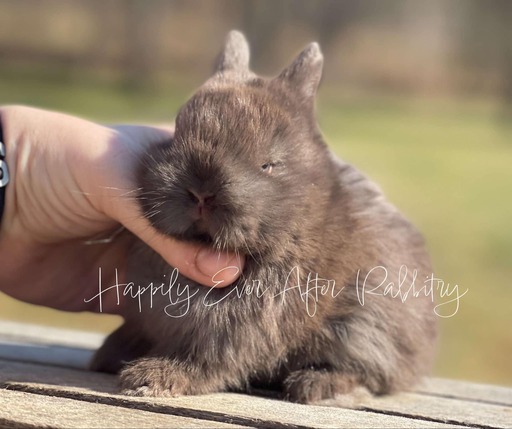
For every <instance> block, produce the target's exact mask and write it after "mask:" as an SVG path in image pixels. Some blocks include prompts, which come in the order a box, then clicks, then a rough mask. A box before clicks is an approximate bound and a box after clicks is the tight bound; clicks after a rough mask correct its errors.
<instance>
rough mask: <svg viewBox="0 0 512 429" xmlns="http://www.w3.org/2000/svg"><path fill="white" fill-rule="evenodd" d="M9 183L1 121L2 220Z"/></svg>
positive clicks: (0, 174)
mask: <svg viewBox="0 0 512 429" xmlns="http://www.w3.org/2000/svg"><path fill="white" fill-rule="evenodd" d="M8 183H9V169H8V168H7V163H6V162H5V144H4V139H3V134H2V124H1V122H0V220H2V215H3V213H4V205H5V187H6V186H7V184H8Z"/></svg>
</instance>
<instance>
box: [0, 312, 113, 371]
mask: <svg viewBox="0 0 512 429" xmlns="http://www.w3.org/2000/svg"><path fill="white" fill-rule="evenodd" d="M104 339H105V335H104V334H99V333H94V332H78V331H74V330H68V329H60V328H51V327H47V326H37V325H30V324H23V323H16V322H7V321H0V359H10V360H17V361H23V362H34V363H43V364H51V365H61V366H66V367H70V368H86V367H87V364H88V363H89V361H90V360H91V358H92V356H93V354H94V351H95V350H96V349H97V348H98V347H99V346H101V344H102V343H103V340H104Z"/></svg>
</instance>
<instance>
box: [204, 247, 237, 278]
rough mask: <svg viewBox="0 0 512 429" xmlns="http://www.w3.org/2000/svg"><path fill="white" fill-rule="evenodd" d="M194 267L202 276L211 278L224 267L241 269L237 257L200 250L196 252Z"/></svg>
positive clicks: (209, 250)
mask: <svg viewBox="0 0 512 429" xmlns="http://www.w3.org/2000/svg"><path fill="white" fill-rule="evenodd" d="M196 267H197V269H198V270H199V271H200V272H201V273H202V274H204V275H205V276H207V277H209V278H212V277H214V276H215V274H217V273H218V272H219V271H221V270H223V269H224V268H226V267H236V268H241V262H240V258H239V257H237V256H236V255H233V254H230V253H222V252H215V251H213V250H211V249H201V250H200V251H199V252H197V256H196ZM233 271H237V270H233ZM235 275H236V273H235V272H233V277H234V276H235ZM226 280H227V279H226Z"/></svg>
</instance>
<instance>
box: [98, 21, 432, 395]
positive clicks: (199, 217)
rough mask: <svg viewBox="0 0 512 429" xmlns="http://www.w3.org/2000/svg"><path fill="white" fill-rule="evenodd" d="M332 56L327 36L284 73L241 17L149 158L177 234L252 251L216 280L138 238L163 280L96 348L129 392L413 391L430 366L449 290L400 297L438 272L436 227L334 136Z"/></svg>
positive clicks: (171, 230)
mask: <svg viewBox="0 0 512 429" xmlns="http://www.w3.org/2000/svg"><path fill="white" fill-rule="evenodd" d="M322 66H323V56H322V53H321V51H320V48H319V46H318V44H317V43H311V44H310V45H309V46H307V47H306V48H305V49H304V50H303V51H302V52H301V53H300V54H299V55H298V57H297V58H296V59H295V60H294V61H293V62H292V63H291V64H290V65H289V66H288V67H287V68H285V69H284V70H283V71H282V72H281V73H280V74H279V75H278V76H277V77H274V78H262V77H259V76H257V75H255V74H254V73H253V72H252V71H251V70H250V69H249V47H248V44H247V41H246V40H245V38H244V36H243V35H242V34H241V33H239V32H237V31H232V32H230V33H229V35H228V38H227V41H226V44H225V47H224V49H223V51H222V52H221V54H220V55H219V56H218V59H217V61H216V67H215V72H214V74H213V76H212V77H211V78H210V79H209V80H207V82H206V83H205V84H204V85H203V86H202V87H200V88H199V90H198V91H197V92H196V93H195V94H194V95H193V96H192V98H191V99H190V100H189V101H188V102H187V103H186V104H185V105H184V106H183V107H182V108H181V110H180V111H179V113H178V115H177V117H176V122H175V134H174V137H173V139H172V141H169V142H167V143H165V144H160V145H157V146H152V147H150V148H149V149H148V151H147V153H146V155H145V156H144V157H143V159H141V160H140V167H139V170H138V175H137V184H138V186H139V187H140V191H139V193H138V195H137V202H138V204H139V206H140V210H141V213H142V215H143V216H145V217H146V218H147V219H149V221H150V222H151V224H152V225H153V226H154V227H155V228H156V229H157V230H158V231H159V232H160V233H161V234H164V235H167V236H171V237H174V238H177V239H179V240H186V241H191V242H198V243H202V244H203V245H206V246H211V247H212V248H214V249H218V250H219V251H221V250H229V251H231V252H235V253H237V254H241V255H243V256H244V257H245V260H246V263H245V267H244V269H243V272H242V273H241V275H240V277H239V279H238V280H237V281H235V283H234V284H232V285H230V286H227V287H223V288H208V287H205V286H201V285H198V284H197V283H195V282H194V281H192V280H190V279H188V278H185V277H183V276H182V275H181V274H179V273H178V272H177V270H175V269H174V268H173V267H171V266H169V265H168V264H167V263H166V262H165V261H164V260H163V259H162V258H161V257H160V256H159V255H158V254H157V253H155V252H154V251H153V250H152V249H151V248H150V247H148V246H147V245H146V244H144V243H143V242H142V241H137V242H136V243H135V244H134V246H133V248H132V249H131V252H130V254H131V259H130V261H129V267H128V276H127V277H128V279H129V280H130V281H132V282H133V283H134V284H138V285H153V286H156V285H160V288H155V289H154V290H153V292H152V293H151V294H150V293H147V294H142V295H141V296H140V297H139V298H140V301H139V302H137V300H135V299H133V300H128V301H130V302H129V303H128V304H130V305H129V308H128V309H127V311H126V314H125V323H124V324H123V325H122V326H121V327H120V328H119V329H118V330H117V331H115V332H114V333H113V334H111V335H110V336H109V337H108V338H107V340H106V341H105V343H104V345H103V346H102V347H101V348H100V350H99V351H98V352H97V353H96V355H95V357H94V359H93V361H92V363H91V368H92V369H93V370H97V371H106V372H113V373H117V372H119V373H120V383H121V387H122V389H123V392H124V393H125V394H128V395H136V396H177V395H197V394H207V393H212V392H220V391H247V392H250V391H251V390H250V389H251V386H260V387H261V386H263V387H271V388H274V389H278V392H279V395H280V397H281V398H283V399H285V400H289V401H293V402H299V403H312V402H316V401H319V400H322V399H328V398H332V397H334V396H335V395H343V394H349V393H350V392H351V391H353V389H354V388H356V387H364V388H366V389H367V390H368V391H370V392H371V393H373V394H375V395H381V394H388V393H393V392H397V391H399V390H401V389H406V388H409V387H411V386H413V385H414V383H416V382H417V381H418V380H419V379H420V378H421V377H422V376H423V375H425V374H427V373H428V371H429V370H430V367H431V365H432V361H433V358H434V352H435V343H436V337H437V328H436V320H435V314H434V312H433V306H434V304H433V300H432V299H431V297H430V296H429V295H428V294H427V293H412V292H411V293H410V294H409V295H408V296H406V298H407V299H405V300H404V299H400V297H399V296H397V295H400V296H401V297H402V298H403V295H404V294H402V292H403V290H404V288H405V289H410V288H412V289H414V290H416V292H418V290H419V289H420V286H421V284H422V279H425V278H427V277H428V275H429V273H431V271H432V268H431V263H430V258H429V255H428V253H427V251H426V249H425V243H424V239H423V237H422V235H421V234H420V233H419V232H418V231H417V230H416V229H415V227H413V226H412V225H411V223H409V221H407V220H406V219H405V218H404V217H403V216H402V215H401V214H400V213H399V212H398V211H397V209H396V208H395V207H394V206H393V205H391V204H390V203H389V202H387V200H386V199H385V197H384V196H383V194H382V192H381V191H380V189H379V188H378V187H377V186H376V185H375V184H374V183H373V182H372V181H370V180H369V179H367V178H366V177H365V176H364V175H363V174H362V173H360V172H359V171H358V170H357V169H356V168H354V167H353V166H351V165H349V164H347V163H345V162H343V161H341V160H339V159H337V158H336V156H334V155H333V153H332V152H331V151H330V150H329V149H328V147H327V145H326V143H325V142H324V140H323V137H322V134H321V132H320V130H319V128H318V125H317V122H316V119H315V97H316V93H317V89H318V86H319V83H320V80H321V76H322ZM227 269H232V268H229V267H228V268H227ZM213 280H214V279H213ZM166 282H167V283H166ZM425 291H426V289H424V292H425ZM141 304H142V306H141Z"/></svg>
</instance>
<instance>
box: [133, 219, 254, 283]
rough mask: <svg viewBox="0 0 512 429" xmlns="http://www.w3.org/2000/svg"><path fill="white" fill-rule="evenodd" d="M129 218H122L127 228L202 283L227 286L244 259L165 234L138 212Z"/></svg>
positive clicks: (240, 269) (171, 263) (239, 269)
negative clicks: (124, 219)
mask: <svg viewBox="0 0 512 429" xmlns="http://www.w3.org/2000/svg"><path fill="white" fill-rule="evenodd" d="M130 218H131V219H137V220H135V221H133V220H132V221H128V220H126V221H125V222H123V224H124V226H125V227H126V228H128V229H130V230H131V231H132V232H133V233H134V234H135V235H137V236H138V237H139V238H140V239H141V240H143V241H144V242H145V243H146V244H147V245H148V246H150V247H151V248H152V249H153V250H155V251H156V252H157V253H159V254H160V256H162V258H164V259H165V260H166V261H167V263H169V264H170V265H171V266H173V267H175V268H177V269H178V270H179V272H180V273H181V274H183V275H184V276H185V277H188V278H190V279H192V280H194V281H196V282H198V283H200V284H202V285H205V286H214V287H225V286H228V285H230V284H231V283H233V282H234V281H235V280H236V279H237V278H238V277H239V275H240V273H241V271H242V270H243V266H244V260H243V258H242V257H240V256H239V255H235V254H232V253H226V252H219V251H216V250H214V249H211V248H209V247H206V246H201V245H199V244H193V243H188V242H182V241H179V240H176V239H174V238H172V237H167V236H164V235H162V234H160V233H159V232H158V231H156V230H155V229H154V228H153V227H152V226H151V225H150V223H149V222H148V221H147V220H146V219H145V218H143V217H142V216H141V215H140V213H139V214H138V216H135V215H134V216H131V217H130ZM130 218H128V219H130Z"/></svg>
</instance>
